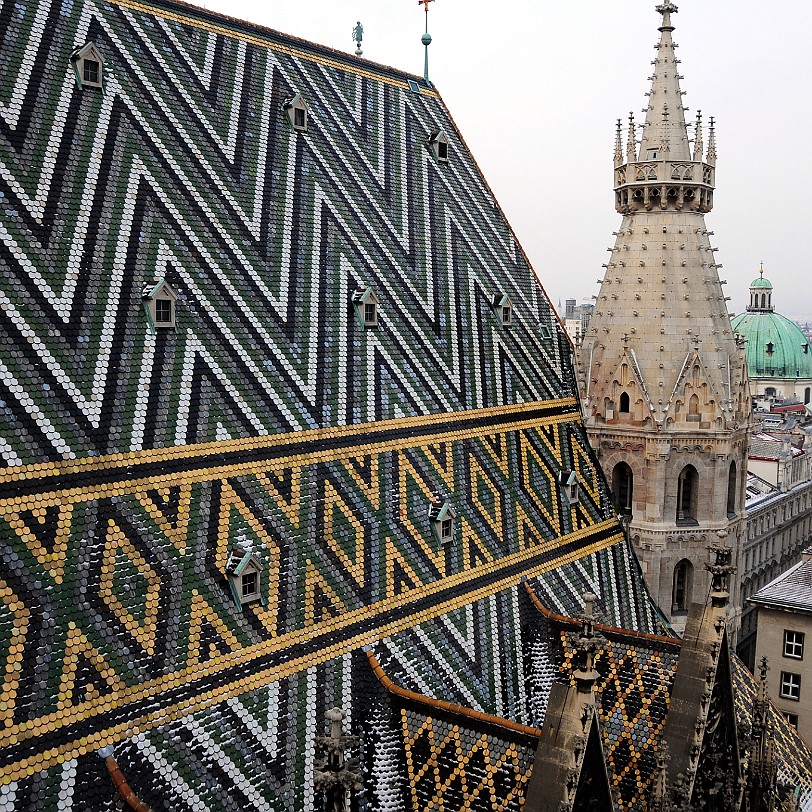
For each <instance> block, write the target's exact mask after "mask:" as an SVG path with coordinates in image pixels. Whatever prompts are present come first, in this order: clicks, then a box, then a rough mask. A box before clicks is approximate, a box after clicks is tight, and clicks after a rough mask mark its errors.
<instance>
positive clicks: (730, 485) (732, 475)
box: [727, 460, 738, 518]
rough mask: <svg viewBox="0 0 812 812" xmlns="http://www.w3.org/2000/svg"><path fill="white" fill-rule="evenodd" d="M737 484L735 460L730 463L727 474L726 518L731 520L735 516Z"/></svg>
mask: <svg viewBox="0 0 812 812" xmlns="http://www.w3.org/2000/svg"><path fill="white" fill-rule="evenodd" d="M737 484H738V471H737V469H736V460H733V461H732V462H731V463H730V468H729V469H728V472H727V515H728V518H733V517H734V516H735V515H736V486H737Z"/></svg>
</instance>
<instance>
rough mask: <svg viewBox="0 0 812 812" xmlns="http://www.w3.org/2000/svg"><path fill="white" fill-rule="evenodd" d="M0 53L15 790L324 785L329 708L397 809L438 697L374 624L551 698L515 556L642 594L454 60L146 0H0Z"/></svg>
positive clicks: (474, 679)
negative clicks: (362, 51) (449, 90)
mask: <svg viewBox="0 0 812 812" xmlns="http://www.w3.org/2000/svg"><path fill="white" fill-rule="evenodd" d="M89 43H92V44H93V49H85V48H84V46H85V45H87V44H89ZM94 54H97V55H98V56H99V57H100V58H101V60H102V61H101V62H100V63H99V64H98V65H95V66H94V65H90V66H85V65H83V64H80V62H79V61H78V60H81V59H90V60H91V61H94V60H93V57H94ZM0 65H2V67H3V71H4V78H5V81H4V82H3V85H2V87H0V194H1V195H2V198H1V202H2V205H0V370H1V371H2V374H1V375H0V390H2V394H0V459H2V462H3V467H2V468H0V544H2V548H3V555H2V564H0V669H2V675H1V676H0V680H2V689H1V690H2V701H0V716H1V717H2V718H0V807H2V808H3V809H4V810H11V809H44V808H53V809H60V810H77V812H78V810H82V809H85V808H89V807H92V808H93V809H95V810H106V809H110V810H112V809H116V808H119V807H118V805H119V804H120V803H121V801H122V795H127V797H128V798H129V801H128V803H130V802H131V803H136V801H134V800H133V799H134V798H139V799H140V801H139V802H138V803H143V804H144V805H148V806H149V807H150V808H151V809H153V810H155V812H159V810H162V809H172V810H173V812H176V811H177V810H180V811H181V812H183V810H187V809H188V810H195V812H199V811H200V810H211V812H219V810H244V809H247V808H251V809H259V810H265V809H268V810H269V809H272V808H273V809H276V810H278V809H287V810H302V809H310V808H312V806H313V804H314V801H315V796H316V795H317V789H316V785H315V778H314V776H315V773H316V768H315V764H316V759H317V754H316V738H317V736H318V735H319V734H320V733H321V732H323V729H324V716H325V713H326V711H327V710H328V709H329V708H332V707H333V706H339V707H341V708H342V709H343V710H344V712H345V713H346V714H347V719H346V720H345V723H346V725H347V726H348V730H350V731H351V732H352V734H353V735H359V736H360V737H361V742H362V746H361V750H362V751H363V754H364V757H363V759H362V762H363V770H364V774H363V778H364V780H363V782H362V789H361V790H360V792H361V793H362V794H363V798H364V802H365V803H366V804H367V805H368V808H370V809H390V808H391V809H395V808H397V809H401V808H406V807H407V806H408V804H410V803H411V802H412V801H413V800H414V797H415V796H414V794H413V792H412V787H411V786H410V783H409V775H408V773H407V772H404V770H403V769H401V768H402V767H404V765H405V762H404V759H405V758H406V753H407V752H412V754H414V752H416V748H419V747H420V746H421V745H420V744H419V741H420V739H421V736H422V735H423V734H422V733H419V731H420V729H421V726H424V722H423V721H420V720H419V719H418V718H417V717H414V716H408V714H407V716H406V717H404V716H403V715H402V714H401V715H396V716H395V717H392V711H391V708H390V706H389V704H388V700H386V697H384V696H382V694H381V691H383V689H382V688H381V687H380V685H379V684H378V682H377V680H376V679H375V677H374V674H373V673H372V672H371V670H370V668H369V665H368V662H367V660H366V657H365V655H364V654H363V653H362V651H361V649H362V647H363V646H367V645H373V646H375V647H376V651H379V652H380V655H381V658H382V660H384V659H386V660H387V664H388V663H390V662H391V663H392V664H393V666H395V671H397V669H398V668H399V669H401V670H405V671H408V672H409V673H410V674H411V675H412V679H413V680H414V682H415V683H417V688H418V689H419V691H420V692H421V693H423V694H425V695H426V696H428V697H433V698H434V699H436V700H438V701H446V702H456V703H457V704H460V705H464V706H466V707H475V708H479V709H480V712H482V713H489V714H491V715H494V716H501V717H504V718H506V719H508V721H512V722H513V723H515V724H520V725H521V724H524V725H532V724H533V720H534V718H536V717H537V716H539V715H541V716H543V709H544V706H545V701H546V695H545V690H547V691H548V690H549V684H550V679H551V674H552V661H551V660H550V659H549V658H548V657H547V655H546V654H545V646H547V645H548V642H549V641H548V640H547V639H546V638H545V636H544V635H542V634H540V633H539V632H538V627H535V630H533V631H528V630H527V629H525V628H524V627H523V624H522V618H523V616H524V614H523V613H526V611H527V606H526V603H527V600H526V597H523V596H522V595H523V590H521V589H520V588H519V584H520V582H521V581H522V580H523V579H530V580H531V581H532V582H533V584H534V588H535V589H536V590H537V592H538V594H540V595H543V596H544V598H545V600H547V601H549V603H550V605H551V606H555V607H556V608H558V609H559V610H561V611H573V609H574V607H576V606H577V604H578V601H579V599H580V594H581V593H582V592H583V591H584V589H585V588H589V589H592V590H593V591H596V592H597V593H598V594H599V596H600V601H601V604H602V608H603V611H604V612H605V613H606V614H607V616H608V617H611V618H612V619H613V621H614V622H617V623H621V624H624V625H630V626H632V627H633V628H639V629H643V630H647V631H648V630H653V629H654V628H655V627H656V624H657V621H656V614H655V610H654V609H653V607H652V605H651V602H650V599H649V598H648V594H647V592H646V590H645V588H644V586H643V584H642V579H641V578H640V576H639V570H638V568H637V567H636V564H635V562H634V560H633V556H632V555H631V553H630V551H629V549H628V547H627V545H626V543H625V541H624V540H623V534H622V531H621V528H620V526H619V525H618V523H617V520H616V518H615V516H614V512H613V510H612V507H611V500H610V498H609V494H608V490H607V488H606V484H605V482H604V480H603V478H602V475H601V473H600V471H599V469H598V467H597V463H596V460H595V458H594V455H593V454H592V452H591V450H590V448H589V446H588V443H587V441H586V437H585V432H584V430H583V427H582V425H581V422H580V417H579V413H578V404H577V397H576V392H575V385H574V373H573V370H572V367H571V365H570V345H569V342H568V340H567V338H566V336H565V335H564V333H563V330H562V329H561V327H560V325H559V323H558V321H557V319H556V317H555V315H554V312H553V309H552V307H551V306H550V303H549V301H548V300H547V298H546V296H545V294H544V292H543V290H542V289H541V288H540V287H539V285H538V283H537V281H536V278H535V275H534V273H533V271H532V269H531V268H530V266H529V264H528V262H527V259H526V257H525V256H524V254H523V252H522V250H521V248H520V246H519V245H518V243H517V241H516V239H515V236H514V235H513V233H512V231H511V229H510V227H509V225H508V224H507V222H506V220H505V219H504V217H503V215H502V213H501V210H500V209H499V206H498V204H497V203H496V201H495V200H494V198H493V195H492V194H491V192H490V190H489V188H488V186H487V183H486V182H485V180H484V178H483V177H482V174H481V173H480V171H479V168H478V167H477V165H476V162H475V161H474V159H473V157H472V156H471V155H470V153H469V152H468V150H467V148H466V146H465V143H464V141H463V140H462V137H461V135H460V133H459V132H458V130H457V128H456V126H455V124H454V122H453V120H452V118H451V116H450V114H449V112H448V110H447V109H446V107H445V105H444V103H443V102H442V99H440V98H439V96H438V94H437V93H436V92H435V91H434V90H431V89H429V88H427V87H426V86H425V84H424V83H423V82H422V81H421V80H417V85H418V90H417V91H415V90H414V89H412V88H410V86H409V80H410V79H414V78H415V77H411V76H409V75H407V74H404V73H402V72H399V71H396V70H393V69H391V68H386V67H384V66H378V65H374V64H372V63H368V62H365V61H364V62H362V61H359V60H357V59H353V58H352V57H349V56H346V55H343V54H339V53H337V52H334V51H330V50H329V49H326V48H323V47H321V46H317V45H313V44H310V43H305V42H303V41H301V40H297V39H295V38H292V37H287V36H285V35H282V34H279V33H277V32H272V31H269V30H267V29H263V28H260V27H257V26H252V25H249V24H247V23H241V22H239V21H234V20H231V19H229V18H227V17H222V16H219V15H215V14H212V13H210V12H207V11H205V10H201V9H196V8H192V7H189V6H185V5H183V4H180V3H174V2H169V1H167V2H164V1H163V0H158V1H157V2H130V0H120V1H119V2H113V1H108V2H104V1H102V0H98V1H97V0H20V2H17V3H14V4H5V5H4V6H3V7H2V10H0ZM85 67H87V71H88V72H85ZM98 71H101V84H102V86H103V87H102V88H98V87H95V86H94V85H95V84H98V82H96V81H95V79H96V78H98V77H99V74H98ZM296 96H298V97H299V99H300V100H301V101H302V106H301V109H302V110H303V111H304V112H305V113H306V116H305V117H304V118H302V119H301V120H300V119H297V118H296V117H295V115H292V114H291V115H289V112H290V108H289V107H286V103H287V102H288V101H289V100H290V99H292V98H294V97H296ZM439 130H442V131H443V133H444V134H445V136H446V137H447V139H448V146H449V154H448V162H447V163H445V162H440V161H438V160H437V156H436V155H434V154H433V152H432V151H431V150H430V149H429V146H428V144H427V141H428V140H429V138H430V136H431V134H432V133H436V132H437V131H439ZM164 286H166V287H164ZM358 289H363V291H364V292H365V293H366V292H367V291H368V292H369V296H366V297H357V298H354V293H355V291H356V290H358ZM165 291H169V292H170V293H171V294H172V295H169V293H166V296H165V300H166V301H165V302H164V304H162V305H161V308H162V309H161V310H160V311H159V310H158V301H157V299H156V298H155V297H159V298H160V297H161V296H162V295H163V292H165ZM173 297H174V298H173ZM505 297H507V299H509V301H510V303H511V317H510V323H509V324H506V323H504V321H503V314H502V313H500V312H498V310H497V309H496V308H495V307H494V302H501V301H503V300H504V298H505ZM366 304H369V305H374V307H375V308H376V310H375V311H374V312H372V313H367V312H366V310H362V309H361V308H362V305H366ZM163 308H165V310H164V309H163ZM370 317H371V318H370ZM562 469H567V470H570V471H575V472H577V475H578V480H579V487H580V498H579V501H578V504H573V505H571V504H570V503H569V501H568V500H566V499H565V498H564V496H563V494H562V493H561V486H560V484H559V477H558V474H559V471H560V470H562ZM438 500H442V501H443V502H444V503H448V504H449V506H450V508H451V510H450V511H448V513H447V514H444V517H445V516H446V515H448V516H452V518H453V521H452V525H451V527H450V528H447V529H448V530H449V533H450V535H448V536H445V535H442V534H440V533H438V528H436V527H434V526H433V521H432V517H431V515H430V514H429V509H430V506H431V505H432V504H434V503H436V502H437V501H438ZM444 532H445V530H443V533H444ZM237 550H239V551H241V554H240V555H241V556H242V557H241V558H240V560H241V561H249V560H250V561H251V566H250V567H248V566H246V567H245V568H242V567H240V566H237V565H235V564H234V562H235V561H236V560H237V558H236V551H237ZM229 562H231V566H229ZM528 635H529V636H528ZM534 664H538V666H539V667H538V669H536V668H534V667H533V666H534ZM410 713H414V711H410ZM447 725H448V720H447V719H445V718H443V719H439V718H438V719H436V720H435V719H434V717H432V721H431V729H432V731H433V732H432V734H431V735H433V736H435V737H436V736H438V735H439V736H446V735H451V733H450V732H449V731H450V729H449V728H447ZM444 726H446V727H444ZM425 730H428V727H424V731H425ZM404 735H406V737H407V740H408V741H411V742H412V744H410V745H407V744H405V743H404V739H403V736H404ZM452 738H453V739H454V742H455V745H454V746H455V747H456V746H457V744H456V743H457V742H458V743H459V746H460V747H462V746H463V745H464V746H466V747H467V746H469V745H470V746H471V753H472V756H471V759H472V763H473V759H474V751H475V750H476V753H478V754H480V755H481V751H480V750H477V742H478V741H479V739H476V738H474V739H471V737H470V736H469V735H468V734H467V733H465V734H463V733H460V732H459V731H456V732H454V733H453V737H452ZM371 742H375V746H374V748H373V747H372V745H371ZM510 746H512V745H509V743H508V744H506V745H505V747H506V748H507V749H504V748H503V749H501V750H500V749H499V748H501V747H502V745H501V744H500V745H497V744H496V743H495V742H494V744H493V749H492V750H491V751H490V752H491V755H492V758H491V756H489V759H491V760H490V761H487V760H486V761H487V763H488V764H491V765H493V764H495V763H497V762H499V764H501V765H502V766H505V765H513V766H511V767H510V770H513V773H511V775H513V776H514V777H516V780H517V781H519V780H520V778H519V777H520V776H521V775H522V774H523V770H524V768H525V766H526V755H524V754H522V753H519V751H518V750H516V751H515V753H514V751H513V750H510V752H509V753H508V750H509V749H510ZM410 748H411V750H410ZM449 752H450V751H449ZM367 753H370V755H369V756H367ZM476 758H479V755H476ZM494 759H495V760H494ZM523 765H524V766H523ZM484 769H486V772H487V769H489V768H484ZM499 769H502V767H501V766H500V767H499ZM505 769H507V766H505ZM494 775H495V773H494ZM500 775H502V773H500ZM412 778H413V779H414V778H415V776H414V775H412ZM499 780H500V781H501V778H500V779H499ZM505 780H506V781H507V780H508V778H505ZM472 781H473V779H472ZM476 786H478V785H476ZM488 786H489V789H488V792H491V794H493V792H496V790H494V791H492V790H491V789H490V784H489V785H488ZM505 786H506V785H505ZM499 787H500V789H499V790H498V794H500V796H501V795H503V794H504V797H505V798H506V797H507V794H505V793H508V792H509V791H508V790H507V789H505V791H504V793H503V792H502V784H499ZM474 789H475V786H474V784H473V783H469V784H468V785H466V788H463V790H457V789H455V790H454V791H455V792H458V791H464V792H469V793H471V795H472V797H480V796H481V798H482V799H483V800H482V801H481V803H479V802H477V804H479V805H480V806H487V807H488V808H490V805H489V804H490V803H491V801H490V800H487V801H486V800H484V799H485V798H486V795H481V793H480V795H477V794H476V792H474ZM449 791H450V790H449ZM482 791H483V792H484V790H482ZM130 793H131V794H130ZM421 797H422V796H421ZM455 797H456V796H455ZM487 798H490V796H487ZM477 804H474V805H477ZM142 808H143V807H142Z"/></svg>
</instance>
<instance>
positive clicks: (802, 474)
mask: <svg viewBox="0 0 812 812" xmlns="http://www.w3.org/2000/svg"><path fill="white" fill-rule="evenodd" d="M757 438H758V439H755V442H754V443H753V448H752V452H754V453H757V454H758V453H760V454H762V455H764V456H768V455H769V456H771V455H773V454H775V451H774V450H769V448H765V446H768V441H765V440H764V439H760V438H761V435H758V436H757ZM774 445H777V446H778V448H779V450H778V453H777V454H775V455H776V456H779V457H783V459H780V460H778V461H776V471H777V476H774V477H773V481H772V482H768V481H767V480H766V479H763V478H761V477H759V476H757V475H756V474H754V473H752V471H751V473H749V474H748V477H747V497H746V502H745V507H746V510H747V539H746V541H745V544H744V551H743V556H742V559H741V560H742V565H741V572H740V581H741V600H742V607H743V608H742V620H741V628H740V630H739V638H738V644H737V652H738V654H739V656H740V657H741V658H742V659H743V660H744V662H745V663H746V665H747V666H748V668H750V670H754V668H755V665H756V664H757V663H758V659H757V657H756V649H755V643H756V611H755V607H754V606H753V604H751V603H749V602H748V598H750V597H751V596H752V595H753V594H755V593H756V592H758V591H759V590H760V589H761V588H762V587H764V586H766V585H767V584H768V583H770V582H771V581H773V580H775V579H776V578H778V577H779V576H780V575H781V574H782V573H784V572H786V571H787V570H788V569H789V568H790V567H792V566H794V565H795V564H797V563H798V561H800V559H801V554H802V552H803V550H804V549H805V548H806V547H808V545H809V543H810V536H811V535H812V481H810V478H809V475H810V465H811V464H812V454H810V453H809V450H808V449H807V450H804V451H801V452H800V454H792V455H788V454H786V453H785V451H784V448H783V443H781V442H780V441H776V442H775V443H774ZM758 462H759V461H758V460H749V461H748V464H749V465H750V466H757V463H758ZM775 480H777V482H776V481H775Z"/></svg>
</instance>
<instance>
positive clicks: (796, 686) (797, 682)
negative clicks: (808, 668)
mask: <svg viewBox="0 0 812 812" xmlns="http://www.w3.org/2000/svg"><path fill="white" fill-rule="evenodd" d="M779 693H780V694H781V698H782V699H792V700H794V701H795V702H798V701H799V700H800V699H801V675H800V674H792V673H790V672H789V671H782V672H781V689H780V692H779Z"/></svg>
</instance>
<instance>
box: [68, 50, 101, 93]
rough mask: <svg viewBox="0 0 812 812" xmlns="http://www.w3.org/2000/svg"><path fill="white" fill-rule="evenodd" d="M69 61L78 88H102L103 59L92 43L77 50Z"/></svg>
mask: <svg viewBox="0 0 812 812" xmlns="http://www.w3.org/2000/svg"><path fill="white" fill-rule="evenodd" d="M70 60H71V64H72V65H73V71H74V73H75V74H76V83H77V84H78V85H79V87H80V88H82V89H83V90H84V89H85V88H87V87H98V88H103V87H104V57H103V56H102V55H101V52H100V51H99V49H98V48H97V47H96V46H95V45H94V44H93V43H92V42H88V43H87V44H86V45H83V46H82V47H81V48H77V49H76V50H75V51H74V52H73V53H72V54H71V56H70Z"/></svg>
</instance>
